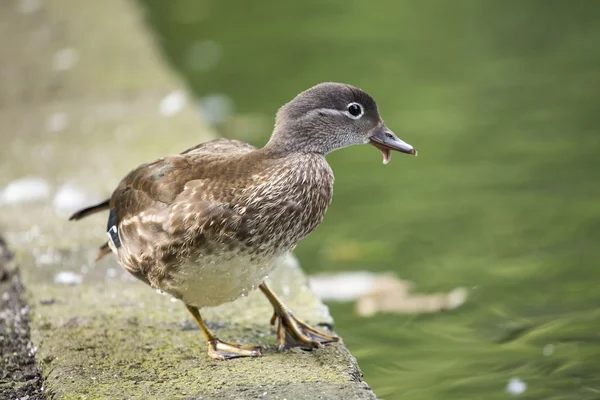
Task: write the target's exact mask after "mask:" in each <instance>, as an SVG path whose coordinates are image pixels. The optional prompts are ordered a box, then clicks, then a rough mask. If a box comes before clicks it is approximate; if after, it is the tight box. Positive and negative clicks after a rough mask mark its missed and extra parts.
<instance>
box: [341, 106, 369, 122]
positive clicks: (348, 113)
mask: <svg viewBox="0 0 600 400" xmlns="http://www.w3.org/2000/svg"><path fill="white" fill-rule="evenodd" d="M357 107H358V110H359V113H358V114H356V115H354V114H352V113H351V112H350V111H353V112H354V113H356V111H355V110H356V109H357ZM343 113H344V115H346V116H347V117H349V118H352V119H359V118H360V117H362V116H363V115H364V114H365V109H364V107H363V106H362V105H361V104H359V103H350V104H348V105H347V106H346V110H344V111H343Z"/></svg>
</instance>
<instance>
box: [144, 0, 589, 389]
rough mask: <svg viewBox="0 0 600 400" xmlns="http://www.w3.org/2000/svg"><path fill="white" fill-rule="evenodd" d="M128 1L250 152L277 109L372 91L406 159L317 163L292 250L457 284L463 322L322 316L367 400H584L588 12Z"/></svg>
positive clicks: (339, 158)
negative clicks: (316, 93)
mask: <svg viewBox="0 0 600 400" xmlns="http://www.w3.org/2000/svg"><path fill="white" fill-rule="evenodd" d="M144 4H145V5H147V9H148V15H147V17H148V20H149V21H150V23H151V24H152V25H153V27H154V28H155V31H156V35H157V37H158V38H159V40H160V41H161V44H162V45H163V48H164V52H165V55H166V57H167V58H168V59H169V60H170V61H171V62H172V64H173V65H174V66H175V67H176V68H177V69H178V70H179V71H180V72H181V73H182V74H183V76H184V77H185V79H186V80H187V81H188V83H189V85H190V86H191V88H192V89H193V90H194V91H195V92H196V93H197V94H198V95H199V96H205V95H207V94H211V93H223V94H226V95H227V96H230V97H231V98H232V99H233V101H234V103H235V107H236V113H237V114H236V115H237V116H244V115H245V116H248V115H252V116H254V117H256V116H257V115H258V116H259V118H258V119H257V118H253V119H252V121H256V120H259V121H266V123H262V124H258V126H260V127H261V129H262V130H261V132H262V133H263V135H258V136H257V135H254V134H252V135H250V134H248V135H247V137H244V135H238V134H237V133H236V132H238V131H236V129H233V128H232V125H231V124H227V123H225V124H223V125H222V126H221V127H220V128H221V132H222V133H223V134H226V135H228V136H231V135H237V136H238V137H241V138H243V139H245V140H249V141H251V142H252V143H254V144H257V145H260V144H262V143H263V142H264V141H265V140H266V138H267V136H268V134H269V133H270V131H269V129H270V126H269V124H271V123H272V122H271V121H272V117H273V115H274V112H275V111H276V109H277V108H278V107H279V106H280V105H281V104H283V103H284V102H286V101H288V100H289V99H290V98H291V97H293V96H294V95H295V94H296V93H298V92H299V91H301V90H303V89H305V88H307V87H309V86H311V85H313V84H314V83H316V82H319V81H326V80H334V81H343V82H347V83H352V84H355V85H357V86H359V87H362V88H363V89H365V90H366V91H368V92H369V93H370V94H372V95H373V96H374V97H375V99H376V100H377V101H378V104H379V108H380V111H381V113H382V115H383V117H384V118H385V120H386V122H387V125H388V126H389V127H390V128H392V129H393V130H394V131H395V132H396V133H397V134H398V135H399V136H400V137H401V138H402V139H404V140H405V141H407V142H409V143H411V144H412V145H414V146H415V147H416V148H417V149H418V150H419V157H418V158H413V157H408V156H404V155H399V154H395V155H394V156H393V159H392V162H391V164H389V165H387V166H383V165H382V164H381V157H380V154H379V153H378V152H377V151H376V150H375V149H372V148H366V147H356V148H351V149H345V150H343V151H339V152H336V153H334V154H332V155H331V156H330V157H329V160H330V162H331V165H332V167H333V170H334V172H335V173H336V188H335V198H334V202H333V204H332V206H331V208H330V210H329V212H328V215H327V217H326V219H325V221H324V223H323V224H322V225H321V227H319V229H318V230H317V231H316V232H315V233H314V234H313V235H312V236H310V237H309V238H308V239H306V240H305V241H304V242H303V243H302V244H301V245H300V246H299V247H298V251H297V254H298V256H299V257H300V259H301V262H302V265H303V266H304V268H305V269H306V270H307V271H308V272H309V273H316V272H320V271H329V272H333V271H346V270H369V271H389V270H392V271H395V272H396V273H397V274H398V275H399V276H400V277H401V278H403V279H408V280H411V281H414V282H416V283H417V285H418V289H419V290H422V291H438V290H440V291H442V290H450V289H452V288H454V287H457V286H465V287H467V288H469V289H470V294H471V296H470V298H469V301H468V303H467V304H466V305H465V306H463V307H462V308H459V309H458V310H456V311H454V312H448V313H440V314H431V315H422V316H398V315H379V316H376V317H374V318H372V319H364V320H363V319H359V318H357V317H355V316H354V315H353V311H352V305H350V304H331V311H332V313H333V315H334V317H335V319H336V323H337V330H338V332H339V333H340V334H341V335H342V336H343V337H344V340H345V343H346V344H347V345H348V347H349V348H350V349H351V351H352V353H353V354H354V355H355V356H356V357H357V358H358V360H359V363H360V365H361V367H362V368H363V371H364V373H365V379H366V380H367V381H368V382H369V383H370V384H371V385H372V387H373V388H374V390H375V392H376V393H377V394H378V395H379V396H381V397H383V398H385V399H506V398H509V397H511V396H510V395H509V394H508V393H507V392H506V390H505V387H506V384H507V382H508V381H509V379H510V378H512V377H518V378H520V379H521V380H523V381H524V382H526V383H527V390H526V391H525V393H524V394H522V395H521V396H519V398H523V399H546V400H548V399H599V398H600V268H599V261H600V251H599V250H598V249H599V246H600V184H599V182H598V181H599V178H600V154H599V152H600V108H599V107H600V23H598V21H599V19H598V16H599V12H600V3H599V2H595V1H593V0H587V1H586V0H581V1H569V2H567V1H552V0H528V1H517V0H511V1H483V0H473V1H447V0H437V1H431V0H426V1H416V0H414V1H391V0H386V1H379V2H368V1H317V0H308V1H304V2H282V1H274V0H270V1H262V2H259V1H255V2H247V1H241V0H238V1H217V0H204V1H197V0H178V1H171V2H166V1H163V0H145V1H144ZM205 40H211V41H214V42H215V43H217V45H218V46H220V47H219V48H220V58H219V60H218V63H217V64H215V65H214V66H213V67H212V68H210V69H209V70H206V71H205V70H198V69H197V68H194V67H193V65H190V62H189V55H188V53H189V51H190V49H191V48H192V47H193V46H194V44H195V43H198V42H202V41H205ZM217 53H219V51H218V52H217ZM260 116H264V118H263V117H260ZM261 118H263V119H261ZM242 125H243V124H242ZM233 126H235V125H233ZM237 126H239V124H238V125H237ZM244 129H246V130H247V131H250V132H251V131H252V127H250V128H248V127H244ZM174 140H176V139H174ZM349 246H350V247H352V248H353V252H352V254H344V251H345V250H344V249H347V248H348V247H349Z"/></svg>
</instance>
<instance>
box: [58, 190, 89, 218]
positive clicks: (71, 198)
mask: <svg viewBox="0 0 600 400" xmlns="http://www.w3.org/2000/svg"><path fill="white" fill-rule="evenodd" d="M87 204H88V197H87V196H86V195H85V193H83V192H82V191H81V190H79V189H77V188H76V187H74V186H73V185H70V184H68V183H67V184H64V185H62V186H61V187H60V188H59V189H58V191H57V192H56V194H55V195H54V200H53V201H52V206H53V207H54V212H56V213H57V214H67V213H71V212H73V211H77V210H78V209H80V208H82V207H85V206H86V205H87Z"/></svg>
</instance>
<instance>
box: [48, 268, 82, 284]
mask: <svg viewBox="0 0 600 400" xmlns="http://www.w3.org/2000/svg"><path fill="white" fill-rule="evenodd" d="M82 282H83V276H81V275H79V274H76V273H75V272H71V271H61V272H59V273H58V274H56V275H55V276H54V283H55V284H57V285H80V284H81V283H82Z"/></svg>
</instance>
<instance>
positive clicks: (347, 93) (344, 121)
mask: <svg viewBox="0 0 600 400" xmlns="http://www.w3.org/2000/svg"><path fill="white" fill-rule="evenodd" d="M355 144H371V145H373V146H375V147H376V148H378V149H379V150H380V151H381V153H382V154H383V163H384V164H387V163H388V162H389V161H390V159H391V152H392V151H398V152H401V153H406V154H412V155H415V156H416V155H417V151H416V150H415V149H414V148H413V147H412V146H411V145H409V144H408V143H406V142H404V141H402V140H401V139H399V138H398V136H396V134H394V132H392V131H391V130H390V129H389V128H388V127H387V126H386V125H385V123H384V122H383V119H382V118H381V116H380V115H379V111H378V109H377V104H376V103H375V100H373V98H372V97H371V96H369V95H368V94H367V93H365V92H363V91H362V90H360V89H358V88H356V87H353V86H350V85H346V84H341V83H331V82H327V83H320V84H318V85H316V86H313V87H312V88H310V89H308V90H306V91H304V92H302V93H300V94H299V95H297V96H296V97H295V98H294V99H293V100H292V101H290V102H289V103H287V104H285V105H284V106H283V107H281V108H280V109H279V111H278V112H277V116H276V119H275V129H274V131H273V135H272V136H271V140H270V141H269V143H268V144H267V146H268V147H271V148H277V149H279V150H280V151H286V152H312V153H319V154H327V153H330V152H332V151H334V150H337V149H341V148H344V147H347V146H351V145H355Z"/></svg>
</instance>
